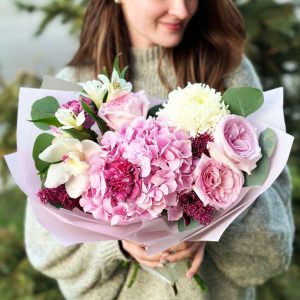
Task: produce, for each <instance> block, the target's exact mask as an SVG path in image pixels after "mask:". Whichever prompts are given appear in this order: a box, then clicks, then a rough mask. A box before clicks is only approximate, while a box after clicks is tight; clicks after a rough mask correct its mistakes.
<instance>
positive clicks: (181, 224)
mask: <svg viewBox="0 0 300 300" xmlns="http://www.w3.org/2000/svg"><path fill="white" fill-rule="evenodd" d="M199 226H201V225H200V224H199V223H198V222H197V221H196V220H194V219H191V222H190V224H189V225H187V226H186V225H185V222H184V219H183V218H181V219H180V220H179V222H178V231H179V232H182V231H186V230H190V229H193V228H196V227H199Z"/></svg>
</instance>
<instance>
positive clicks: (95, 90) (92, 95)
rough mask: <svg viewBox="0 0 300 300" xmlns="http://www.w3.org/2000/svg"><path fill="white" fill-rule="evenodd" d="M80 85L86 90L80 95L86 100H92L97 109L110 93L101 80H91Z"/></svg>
mask: <svg viewBox="0 0 300 300" xmlns="http://www.w3.org/2000/svg"><path fill="white" fill-rule="evenodd" d="M80 85H81V86H82V87H83V90H84V91H83V92H81V93H80V94H81V95H82V96H83V97H85V98H89V99H91V100H92V101H93V102H94V103H95V105H96V106H97V108H99V107H100V106H101V104H102V102H103V98H104V96H105V94H106V92H107V91H108V90H107V88H106V86H104V85H103V84H102V83H101V82H100V81H99V80H90V81H87V82H83V83H80Z"/></svg>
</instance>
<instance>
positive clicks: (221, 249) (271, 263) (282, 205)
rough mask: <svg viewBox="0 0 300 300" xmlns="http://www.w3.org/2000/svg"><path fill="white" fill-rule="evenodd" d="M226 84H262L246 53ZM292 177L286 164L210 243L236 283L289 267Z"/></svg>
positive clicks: (260, 280) (219, 264)
mask: <svg viewBox="0 0 300 300" xmlns="http://www.w3.org/2000/svg"><path fill="white" fill-rule="evenodd" d="M226 82H227V86H228V87H229V86H252V87H257V88H261V84H260V82H259V79H258V77H257V75H256V73H255V71H254V68H253V66H252V65H251V63H250V61H249V60H248V59H247V58H246V57H244V58H243V61H242V63H241V65H240V66H239V68H238V69H237V70H236V71H235V72H233V73H232V74H231V76H229V77H228V78H227V81H226ZM293 237H294V223H293V217H292V211H291V180H290V176H289V173H288V169H287V167H286V168H285V169H284V170H283V172H282V173H281V174H280V176H279V177H278V179H277V180H276V181H275V182H274V183H273V185H272V186H271V187H270V188H269V189H268V190H267V191H266V192H264V193H263V194H262V195H260V196H259V197H258V199H256V201H255V202H254V205H252V206H251V207H250V208H248V210H247V211H246V212H245V213H243V214H242V216H240V217H239V218H238V219H237V220H236V221H235V222H233V224H231V225H230V226H229V227H228V229H227V230H226V231H225V232H224V234H223V236H222V237H221V239H220V241H219V242H217V243H208V244H207V249H206V251H207V255H209V257H210V258H211V259H212V260H213V261H214V263H215V265H216V266H217V268H218V269H219V270H220V271H221V272H222V273H223V274H224V275H225V276H227V277H228V278H229V279H230V280H231V281H233V282H234V283H235V284H237V285H239V286H242V287H247V286H253V285H259V284H262V283H264V282H265V281H266V280H267V279H268V278H270V277H272V276H275V275H277V274H279V273H281V272H283V271H285V270H287V268H288V266H289V263H290V260H291V256H292V250H293V246H292V244H293Z"/></svg>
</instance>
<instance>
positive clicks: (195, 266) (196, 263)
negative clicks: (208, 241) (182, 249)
mask: <svg viewBox="0 0 300 300" xmlns="http://www.w3.org/2000/svg"><path fill="white" fill-rule="evenodd" d="M204 249H205V243H203V244H202V245H201V246H200V247H199V248H198V249H197V251H196V252H195V254H194V258H193V260H192V264H191V267H190V268H189V270H188V271H187V273H186V277H187V278H188V279H191V278H192V277H193V276H194V275H195V274H196V273H197V272H198V270H199V268H200V266H201V263H202V261H203V256H204Z"/></svg>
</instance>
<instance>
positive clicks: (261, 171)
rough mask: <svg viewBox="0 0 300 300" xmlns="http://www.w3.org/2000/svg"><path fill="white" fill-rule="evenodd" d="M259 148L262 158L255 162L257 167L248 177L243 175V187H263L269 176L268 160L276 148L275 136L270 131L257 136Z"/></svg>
mask: <svg viewBox="0 0 300 300" xmlns="http://www.w3.org/2000/svg"><path fill="white" fill-rule="evenodd" d="M259 146H260V148H261V153H262V157H261V159H260V160H259V161H258V162H257V167H256V168H255V169H254V170H253V171H252V172H251V174H250V175H248V174H245V184H244V186H257V185H263V183H264V182H265V180H266V178H267V177H268V174H269V168H270V163H269V159H270V157H271V155H272V153H273V151H274V149H275V146H276V136H275V133H274V131H273V130H272V129H270V128H267V129H265V130H264V131H263V132H262V133H261V134H260V135H259Z"/></svg>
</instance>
